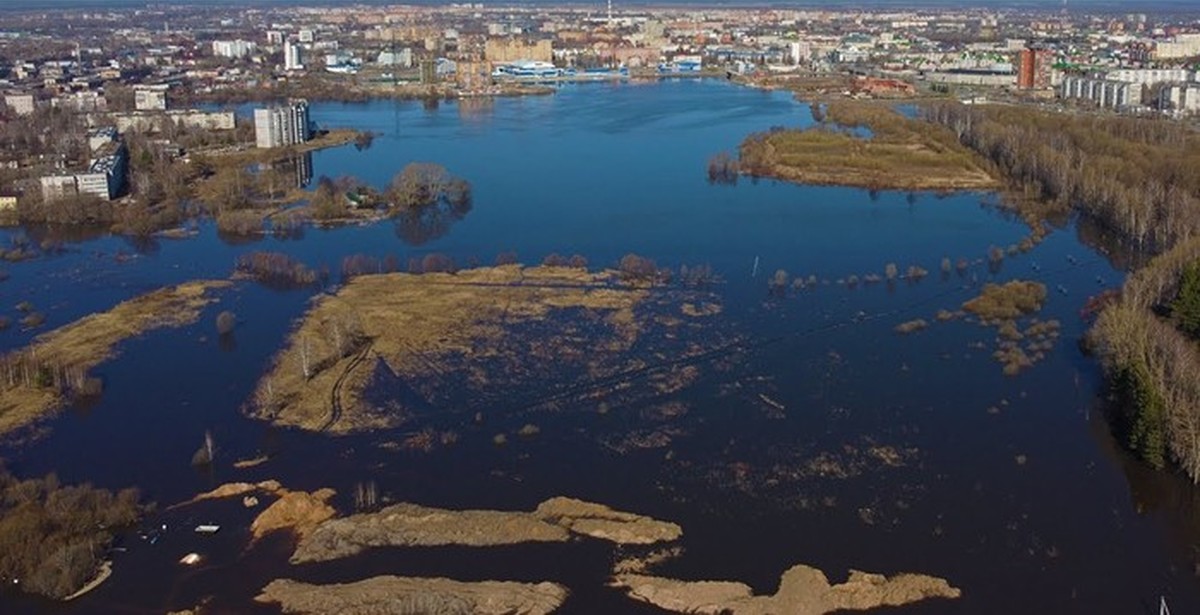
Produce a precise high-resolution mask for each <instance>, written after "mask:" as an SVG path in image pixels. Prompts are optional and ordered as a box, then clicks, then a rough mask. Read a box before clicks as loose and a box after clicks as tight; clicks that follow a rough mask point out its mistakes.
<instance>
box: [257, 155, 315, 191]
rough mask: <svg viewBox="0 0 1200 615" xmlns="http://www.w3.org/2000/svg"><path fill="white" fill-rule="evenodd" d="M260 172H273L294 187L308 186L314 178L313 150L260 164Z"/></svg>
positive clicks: (258, 169)
mask: <svg viewBox="0 0 1200 615" xmlns="http://www.w3.org/2000/svg"><path fill="white" fill-rule="evenodd" d="M257 171H258V173H259V174H260V175H261V174H263V173H273V174H275V176H276V177H278V178H279V180H280V181H281V182H283V183H285V184H286V185H288V186H290V187H292V188H307V187H308V186H309V184H311V183H312V179H313V156H312V152H303V153H300V154H297V155H295V156H289V157H287V158H283V159H280V160H275V161H272V162H264V163H261V164H259V165H258V168H257Z"/></svg>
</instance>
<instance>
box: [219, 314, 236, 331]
mask: <svg viewBox="0 0 1200 615" xmlns="http://www.w3.org/2000/svg"><path fill="white" fill-rule="evenodd" d="M236 326H237V316H235V315H234V313H233V312H230V311H229V310H225V311H223V312H221V313H220V314H217V334H218V335H229V334H230V333H233V328H234V327H236Z"/></svg>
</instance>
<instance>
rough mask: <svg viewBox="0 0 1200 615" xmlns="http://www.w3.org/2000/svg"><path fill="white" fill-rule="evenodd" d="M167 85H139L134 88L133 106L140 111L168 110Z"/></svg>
mask: <svg viewBox="0 0 1200 615" xmlns="http://www.w3.org/2000/svg"><path fill="white" fill-rule="evenodd" d="M167 88H168V86H166V85H139V86H135V87H134V88H133V108H134V109H137V110H138V111H166V110H167Z"/></svg>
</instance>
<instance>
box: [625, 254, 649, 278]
mask: <svg viewBox="0 0 1200 615" xmlns="http://www.w3.org/2000/svg"><path fill="white" fill-rule="evenodd" d="M617 270H618V271H619V272H620V274H621V277H622V278H624V279H626V280H637V281H654V280H655V279H657V277H658V265H657V264H656V263H655V262H654V261H653V260H651V259H649V258H646V257H644V256H638V255H637V254H633V253H629V254H626V255H625V256H622V257H621V261H620V262H619V263H618V264H617Z"/></svg>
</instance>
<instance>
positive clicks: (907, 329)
mask: <svg viewBox="0 0 1200 615" xmlns="http://www.w3.org/2000/svg"><path fill="white" fill-rule="evenodd" d="M928 326H929V323H927V322H925V320H924V319H922V318H918V319H916V320H910V321H908V322H902V323H900V324H898V325H896V333H900V334H904V335H907V334H909V333H916V332H917V331H920V330H922V329H924V328H926V327H928Z"/></svg>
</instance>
